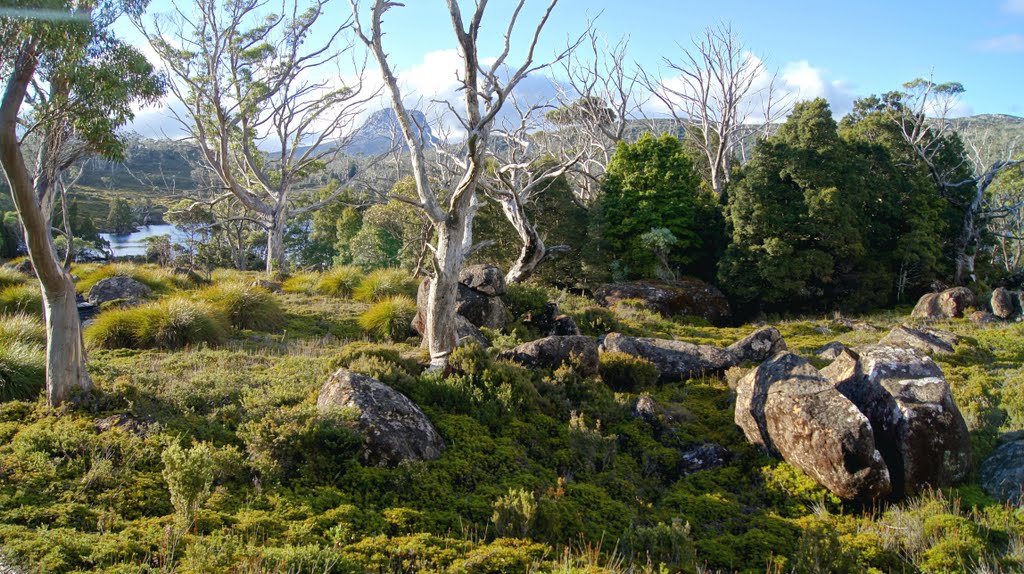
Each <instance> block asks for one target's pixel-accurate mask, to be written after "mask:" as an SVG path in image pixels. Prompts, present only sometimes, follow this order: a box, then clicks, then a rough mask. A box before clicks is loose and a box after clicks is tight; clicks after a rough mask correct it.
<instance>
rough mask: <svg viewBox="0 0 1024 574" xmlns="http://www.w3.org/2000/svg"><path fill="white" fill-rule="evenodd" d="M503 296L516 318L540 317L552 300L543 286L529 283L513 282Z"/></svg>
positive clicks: (510, 311)
mask: <svg viewBox="0 0 1024 574" xmlns="http://www.w3.org/2000/svg"><path fill="white" fill-rule="evenodd" d="M507 289H508V291H507V292H506V293H505V295H504V296H503V297H502V301H504V303H505V305H506V306H507V307H508V311H509V313H511V315H512V317H514V318H516V319H522V318H528V317H539V316H542V315H543V314H544V308H545V306H547V304H548V302H549V301H550V300H551V299H550V296H549V295H548V292H547V290H546V289H544V288H543V287H539V286H537V285H532V284H528V283H512V284H511V285H508V287H507Z"/></svg>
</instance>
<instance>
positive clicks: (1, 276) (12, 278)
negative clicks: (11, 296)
mask: <svg viewBox="0 0 1024 574" xmlns="http://www.w3.org/2000/svg"><path fill="white" fill-rule="evenodd" d="M29 279H31V277H29V276H28V275H25V274H24V273H22V272H20V271H16V270H14V269H11V268H10V267H2V266H0V290H3V289H6V288H8V287H11V286H12V285H24V284H25V283H28V281H29Z"/></svg>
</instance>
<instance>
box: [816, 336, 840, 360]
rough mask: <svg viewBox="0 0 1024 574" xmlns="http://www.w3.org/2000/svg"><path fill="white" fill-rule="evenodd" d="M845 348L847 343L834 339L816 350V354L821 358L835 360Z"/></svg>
mask: <svg viewBox="0 0 1024 574" xmlns="http://www.w3.org/2000/svg"><path fill="white" fill-rule="evenodd" d="M845 349H846V345H844V344H842V343H840V342H839V341H832V342H831V343H827V344H825V345H823V346H821V347H819V348H818V350H816V351H814V354H815V356H817V357H818V358H819V359H824V360H826V361H832V360H835V359H836V357H838V356H839V355H840V354H841V353H842V352H843V351H844V350H845Z"/></svg>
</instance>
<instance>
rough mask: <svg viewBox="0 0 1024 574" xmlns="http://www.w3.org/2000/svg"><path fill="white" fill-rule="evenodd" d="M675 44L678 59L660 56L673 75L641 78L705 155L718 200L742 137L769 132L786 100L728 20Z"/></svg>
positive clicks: (773, 77) (785, 108)
mask: <svg viewBox="0 0 1024 574" xmlns="http://www.w3.org/2000/svg"><path fill="white" fill-rule="evenodd" d="M680 48H681V50H682V54H681V55H680V57H679V59H678V60H673V59H672V58H668V57H666V58H664V64H665V67H666V68H667V69H668V70H669V72H670V73H673V74H676V75H675V77H671V78H666V77H661V78H653V77H651V76H648V75H646V74H642V78H643V80H642V81H643V83H644V85H645V86H646V87H647V88H648V89H649V90H650V91H651V93H652V94H654V96H655V97H657V98H658V99H659V100H661V102H662V103H663V104H664V105H665V107H666V108H667V109H668V111H669V113H670V114H671V116H672V118H673V119H674V120H675V121H676V123H677V124H678V125H679V126H680V127H681V128H682V129H683V130H684V131H685V133H686V137H687V139H688V140H689V142H690V143H691V144H692V145H694V146H696V147H697V149H698V150H699V151H700V153H701V155H702V156H703V157H704V158H705V159H706V161H707V166H705V169H706V170H707V172H706V177H707V178H708V184H709V185H710V186H711V189H712V191H713V193H714V194H715V197H716V198H718V199H721V198H722V194H723V193H724V191H725V188H726V186H727V185H728V183H729V181H730V179H731V172H732V164H733V160H734V158H735V156H736V155H737V152H739V151H741V148H742V146H743V143H744V139H745V138H747V137H749V136H751V135H752V134H757V133H758V132H760V133H762V134H764V135H768V132H769V130H770V129H771V125H772V124H773V123H774V122H775V121H777V120H778V119H780V118H782V117H783V116H785V115H786V114H787V113H788V111H789V104H790V103H791V102H790V101H789V100H790V98H789V96H788V95H787V94H784V93H783V92H782V90H781V89H780V86H779V81H778V73H777V72H771V71H769V70H768V69H767V68H766V67H765V65H764V62H763V61H762V60H761V59H760V58H758V57H757V56H755V55H754V54H753V53H751V52H750V50H749V48H748V47H747V46H746V45H745V44H744V43H743V41H742V40H741V38H740V37H739V35H738V34H737V33H736V32H734V31H733V29H732V26H731V25H730V24H719V25H717V26H711V27H708V28H705V29H704V31H703V33H701V34H700V35H699V36H696V37H694V38H693V40H692V42H691V45H690V46H689V47H682V46H680Z"/></svg>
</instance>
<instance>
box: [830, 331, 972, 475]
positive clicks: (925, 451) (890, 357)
mask: <svg viewBox="0 0 1024 574" xmlns="http://www.w3.org/2000/svg"><path fill="white" fill-rule="evenodd" d="M825 374H826V376H828V377H829V378H830V379H831V380H832V381H833V383H835V384H836V388H837V389H839V391H840V392H841V393H842V394H843V395H844V396H846V397H847V398H849V399H850V400H851V401H853V403H854V404H855V405H857V407H858V408H859V409H860V411H861V412H862V413H864V414H865V415H866V416H867V418H868V420H870V421H871V425H872V427H873V428H874V432H875V440H876V443H877V446H878V450H879V452H881V453H882V458H883V459H885V462H886V465H887V466H888V467H889V472H890V474H891V475H892V483H893V492H895V493H896V494H898V495H902V494H914V493H917V492H920V491H921V489H923V488H924V487H925V486H932V487H935V488H941V487H945V486H950V485H952V484H955V483H957V482H959V481H961V480H963V479H964V478H965V477H966V476H967V474H968V473H969V472H970V469H971V441H970V435H969V434H968V432H967V424H966V423H965V422H964V419H963V416H961V414H960V410H959V409H958V408H957V405H956V402H955V401H954V400H953V394H952V392H951V391H950V388H949V384H948V383H947V382H946V379H945V377H944V376H943V374H942V370H941V369H940V368H939V366H938V365H936V364H935V362H934V361H932V359H931V358H930V357H928V356H926V355H924V354H922V353H921V352H920V351H917V350H915V349H910V348H900V347H891V346H887V345H867V346H864V347H858V348H857V349H856V354H854V353H848V354H846V355H844V356H841V357H840V358H838V359H836V361H835V362H833V365H830V366H829V368H827V369H826V370H825Z"/></svg>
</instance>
